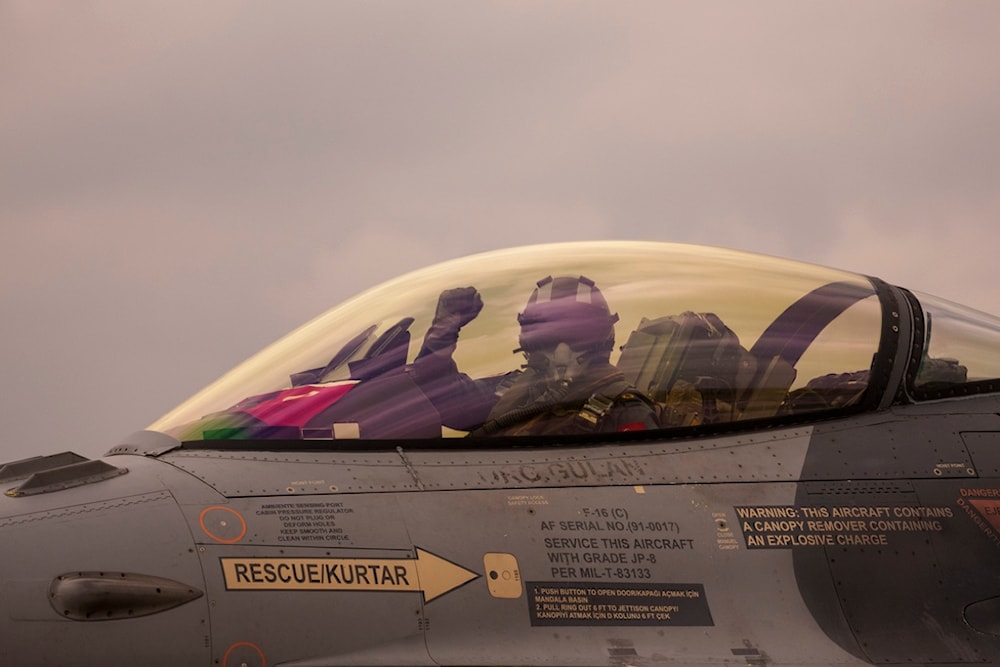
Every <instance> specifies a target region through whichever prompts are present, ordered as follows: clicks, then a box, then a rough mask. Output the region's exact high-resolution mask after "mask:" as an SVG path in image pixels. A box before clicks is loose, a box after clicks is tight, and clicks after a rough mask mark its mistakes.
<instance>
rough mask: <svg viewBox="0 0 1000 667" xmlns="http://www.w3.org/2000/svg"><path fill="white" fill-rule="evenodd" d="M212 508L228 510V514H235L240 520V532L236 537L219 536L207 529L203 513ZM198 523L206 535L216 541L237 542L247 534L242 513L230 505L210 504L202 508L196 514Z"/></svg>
mask: <svg viewBox="0 0 1000 667" xmlns="http://www.w3.org/2000/svg"><path fill="white" fill-rule="evenodd" d="M212 510H222V511H223V512H229V513H230V514H232V515H233V516H235V517H236V518H237V519H239V522H240V534H239V535H237V536H236V537H229V538H226V537H219V536H218V535H216V534H215V533H213V532H212V531H211V530H209V529H208V526H206V525H205V515H206V514H208V513H209V512H211V511H212ZM198 523H199V524H200V525H201V529H202V530H203V531H205V534H206V535H208V536H209V537H211V538H212V539H213V540H215V541H216V542H220V543H222V544H236V543H237V542H239V541H240V540H242V539H243V537H244V536H245V535H246V534H247V522H246V520H245V519H244V518H243V515H241V514H240V513H239V512H237V511H236V510H234V509H233V508H231V507H224V506H222V505H212V506H211V507H206V508H205V509H203V510H202V511H201V514H200V515H199V516H198Z"/></svg>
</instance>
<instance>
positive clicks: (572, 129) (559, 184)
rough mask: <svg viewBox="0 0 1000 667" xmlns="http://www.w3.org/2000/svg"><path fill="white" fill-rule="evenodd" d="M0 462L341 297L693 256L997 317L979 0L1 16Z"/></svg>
mask: <svg viewBox="0 0 1000 667" xmlns="http://www.w3.org/2000/svg"><path fill="white" fill-rule="evenodd" d="M0 85H2V88H0V91H2V92H0V229H2V232H3V236H2V238H3V242H2V243H0V318H2V319H0V340H2V343H3V345H2V347H0V379H2V381H3V387H4V388H3V392H2V395H3V400H2V401H0V423H2V424H3V429H4V434H5V436H4V440H3V441H2V443H0V460H11V459H16V458H21V457H24V456H29V455H33V454H38V453H51V452H54V451H61V450H64V449H72V450H75V451H78V452H80V453H82V454H86V455H98V454H100V453H102V452H104V451H106V450H107V449H108V448H109V447H110V446H113V445H114V444H116V443H117V442H118V441H119V440H120V439H121V438H123V437H124V436H126V435H128V434H129V433H131V432H133V431H135V430H138V429H141V428H143V427H145V426H146V425H148V424H149V423H150V422H152V421H153V420H155V419H156V418H157V417H159V416H160V415H162V414H163V413H165V412H166V411H168V410H169V409H170V408H172V407H173V406H174V405H176V404H177V403H179V402H180V401H182V400H183V399H184V398H186V397H187V396H188V395H190V394H191V393H193V392H194V391H196V390H197V389H199V388H201V387H202V386H203V385H205V384H207V383H208V382H209V381H211V380H213V379H214V378H216V377H217V376H219V375H220V374H221V373H223V372H224V371H226V370H228V369H229V368H230V367H231V366H233V365H235V364H236V363H238V362H239V361H241V360H242V359H244V358H246V357H247V356H249V355H250V354H252V353H254V352H255V351H257V350H258V349H259V348H261V347H263V346H264V345H266V344H267V343H269V342H271V341H273V340H274V339H276V338H278V337H279V336H281V335H282V334H284V333H285V332H286V331H288V330H290V329H291V328H293V327H294V326H297V325H298V324H300V323H301V322H303V321H305V320H307V319H309V318H311V317H313V316H314V315H317V314H318V313H320V312H322V311H323V310H326V309H327V308H328V307H330V306H332V305H334V304H336V303H337V302H339V301H341V300H342V299H344V298H346V297H347V296H350V295H351V294H353V293H355V292H357V291H359V290H361V289H363V288H366V287H369V286H371V285H374V284H377V283H379V282H381V281H383V280H385V279H387V278H390V277H392V276H395V275H398V274H400V273H402V272H404V271H407V270H410V269H414V268H418V267H420V266H424V265H427V264H430V263H434V262H437V261H440V260H444V259H449V258H453V257H458V256H461V255H465V254H468V253H472V252H477V251H483V250H489V249H494V248H501V247H508V246H514V245H524V244H529V243H540V242H551V241H564V240H578V239H645V240H656V241H679V242H690V243H704V244H712V245H720V246H725V247H729V248H737V249H744V250H751V251H757V252H764V253H767V254H772V255H780V256H786V257H792V258H796V259H803V260H807V261H813V262H817V263H820V264H826V265H830V266H836V267H840V268H846V269H851V270H856V271H859V272H863V273H867V274H870V275H877V276H879V277H881V278H883V279H885V280H887V281H889V282H892V283H895V284H900V285H903V286H906V287H910V288H913V289H918V290H921V291H925V292H930V293H933V294H937V295H939V296H943V297H946V298H949V299H952V300H955V301H959V302H962V303H965V304H967V305H970V306H973V307H975V308H978V309H980V310H985V311H988V312H993V313H1000V292H998V290H997V287H996V284H997V278H996V276H997V273H996V266H997V263H998V261H1000V244H998V241H1000V187H998V185H1000V120H998V119H1000V3H997V2H993V1H991V0H984V1H982V2H970V1H962V2H951V1H941V2H926V1H922V0H899V1H883V2H865V3H860V2H859V3H846V2H843V1H842V0H833V1H831V2H820V1H816V2H810V1H802V0H789V1H788V2H768V1H759V2H713V1H708V2H706V1H702V0H699V1H698V2H671V1H667V0H657V1H651V2H627V1H626V2H563V1H558V2H547V3H545V2H537V1H531V2H528V1H524V2H485V1H482V2H468V1H467V0H456V1H454V2H439V1H436V0H421V1H420V2H410V1H402V0H401V1H399V2H363V3H362V2H351V3H348V2H330V1H328V0H323V1H315V2H309V1H294V2H281V3H277V2H274V3H267V2H249V1H247V2H228V1H225V0H218V1H213V2H211V3H204V2H180V1H178V2H169V3H134V2H126V1H124V0H121V1H118V2H114V1H102V0H91V1H87V2H72V3H48V2H44V1H42V2H38V1H37V0H0Z"/></svg>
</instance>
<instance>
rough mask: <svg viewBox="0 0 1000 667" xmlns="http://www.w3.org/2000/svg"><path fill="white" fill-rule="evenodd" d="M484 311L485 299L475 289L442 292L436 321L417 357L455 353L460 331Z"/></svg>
mask: <svg viewBox="0 0 1000 667" xmlns="http://www.w3.org/2000/svg"><path fill="white" fill-rule="evenodd" d="M482 309H483V297H482V296H480V295H479V291H478V290H477V289H476V288H475V287H456V288H454V289H447V290H445V291H443V292H441V296H440V297H438V303H437V310H436V311H435V313H434V321H433V322H431V326H430V328H429V329H428V330H427V334H426V335H425V336H424V344H423V346H422V347H421V349H420V353H419V354H418V355H417V357H418V358H419V357H422V356H424V355H425V354H429V353H432V352H446V353H451V352H453V351H454V348H455V344H456V343H457V342H458V332H459V330H460V329H461V328H462V327H464V326H465V325H466V324H468V323H469V322H471V321H472V320H474V319H476V316H477V315H479V311H481V310H482Z"/></svg>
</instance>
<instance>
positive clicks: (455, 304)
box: [432, 287, 483, 332]
mask: <svg viewBox="0 0 1000 667" xmlns="http://www.w3.org/2000/svg"><path fill="white" fill-rule="evenodd" d="M482 309H483V297H481V296H480V295H479V290H477V289H476V288H475V287H456V288H454V289H447V290H445V291H443V292H441V296H440V297H438V304H437V312H435V313H434V325H432V326H437V325H439V324H440V325H442V326H447V327H449V328H451V327H454V329H455V331H456V332H457V331H458V330H459V329H461V328H462V327H464V326H465V325H466V324H468V323H469V322H471V321H472V320H474V319H476V316H477V315H479V311H481V310H482Z"/></svg>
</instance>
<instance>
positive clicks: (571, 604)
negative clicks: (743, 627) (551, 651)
mask: <svg viewBox="0 0 1000 667" xmlns="http://www.w3.org/2000/svg"><path fill="white" fill-rule="evenodd" d="M527 590H528V610H529V612H530V614H531V624H532V625H536V626H546V625H553V626H570V625H580V626H593V625H616V626H622V625H624V626H649V625H675V626H696V625H714V622H713V621H712V614H711V612H710V611H709V608H708V600H707V599H706V598H705V587H704V586H702V585H701V584H624V583H618V584H600V585H593V584H587V583H579V584H568V583H565V582H533V583H528V584H527Z"/></svg>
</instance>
